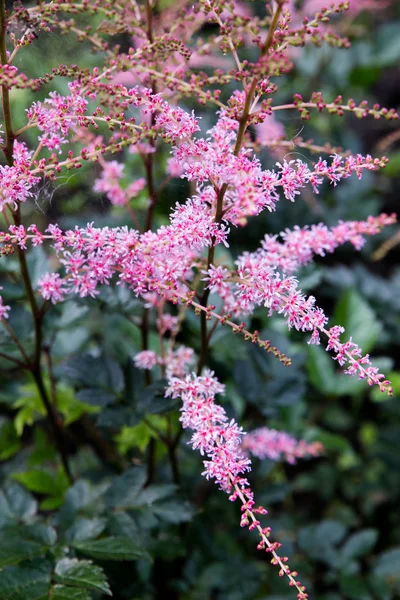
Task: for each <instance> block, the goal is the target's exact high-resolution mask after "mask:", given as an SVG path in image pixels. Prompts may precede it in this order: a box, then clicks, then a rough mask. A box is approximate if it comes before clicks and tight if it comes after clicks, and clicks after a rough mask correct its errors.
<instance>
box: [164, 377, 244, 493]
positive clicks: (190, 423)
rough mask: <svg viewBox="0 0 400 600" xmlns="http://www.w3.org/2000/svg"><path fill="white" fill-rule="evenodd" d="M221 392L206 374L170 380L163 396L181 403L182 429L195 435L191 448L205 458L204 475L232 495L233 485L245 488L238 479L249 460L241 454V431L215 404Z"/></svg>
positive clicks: (217, 382) (222, 388)
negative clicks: (238, 484)
mask: <svg viewBox="0 0 400 600" xmlns="http://www.w3.org/2000/svg"><path fill="white" fill-rule="evenodd" d="M224 390H225V386H224V385H222V384H221V383H219V381H218V380H217V379H216V378H215V377H214V374H213V373H212V372H211V371H206V373H205V374H204V375H203V376H199V377H198V376H196V375H194V374H192V375H187V376H186V377H185V378H184V379H181V378H178V377H172V378H170V380H169V385H168V388H167V390H166V393H165V395H166V397H172V398H181V399H182V408H181V412H182V415H181V418H180V421H181V423H182V427H183V428H184V429H187V428H189V429H192V430H193V431H194V433H193V435H192V438H191V440H190V444H191V445H192V448H193V449H195V450H199V451H200V453H201V455H202V456H206V457H207V460H205V461H203V464H204V468H205V470H204V472H203V475H204V476H205V477H206V478H207V479H215V482H216V483H217V484H218V485H219V487H220V489H222V490H223V491H225V492H229V493H231V492H232V486H233V485H234V484H235V483H240V484H241V485H244V486H247V485H248V483H247V480H242V479H241V478H240V475H242V474H243V473H245V472H247V471H249V470H250V460H249V459H248V458H247V457H246V456H245V455H244V453H243V451H242V447H241V446H242V436H243V430H242V428H241V427H239V426H238V424H237V423H236V422H235V421H234V420H231V421H229V419H228V417H227V415H226V412H225V410H224V409H223V408H222V406H219V405H218V404H215V402H214V397H215V395H216V394H222V393H223V392H224Z"/></svg>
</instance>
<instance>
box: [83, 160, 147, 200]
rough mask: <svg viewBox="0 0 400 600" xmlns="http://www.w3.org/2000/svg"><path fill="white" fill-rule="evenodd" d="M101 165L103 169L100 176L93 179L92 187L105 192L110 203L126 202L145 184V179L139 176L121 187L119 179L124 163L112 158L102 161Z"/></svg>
mask: <svg viewBox="0 0 400 600" xmlns="http://www.w3.org/2000/svg"><path fill="white" fill-rule="evenodd" d="M102 166H103V171H102V173H101V175H100V177H99V178H98V179H96V180H95V182H94V186H93V189H94V191H95V192H101V193H103V194H106V195H107V198H108V199H109V200H110V202H111V204H114V205H115V206H124V205H126V204H128V202H129V200H131V199H132V198H136V196H137V195H138V194H139V193H140V192H141V191H142V190H143V189H144V188H145V186H146V181H145V179H144V178H143V177H141V178H139V179H136V180H135V181H134V182H133V183H131V184H130V185H129V186H128V187H126V188H125V189H123V188H122V187H121V184H120V179H121V178H122V173H123V170H124V168H125V165H123V164H122V163H119V162H118V161H116V160H112V161H110V162H105V161H102Z"/></svg>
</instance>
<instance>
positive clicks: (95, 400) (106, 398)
mask: <svg viewBox="0 0 400 600" xmlns="http://www.w3.org/2000/svg"><path fill="white" fill-rule="evenodd" d="M76 397H77V398H78V400H80V402H84V403H85V404H89V405H90V406H100V407H104V406H108V405H109V404H113V402H115V401H116V396H115V394H112V393H111V392H107V391H106V390H103V389H101V388H87V389H84V390H81V391H80V392H78V393H77V394H76Z"/></svg>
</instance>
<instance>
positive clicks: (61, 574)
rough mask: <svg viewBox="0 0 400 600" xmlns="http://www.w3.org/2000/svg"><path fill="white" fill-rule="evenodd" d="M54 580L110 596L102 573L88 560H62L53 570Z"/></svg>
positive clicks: (101, 570) (99, 568)
mask: <svg viewBox="0 0 400 600" xmlns="http://www.w3.org/2000/svg"><path fill="white" fill-rule="evenodd" d="M55 580H56V581H57V582H58V583H62V584H64V585H71V586H76V587H78V588H84V589H90V590H96V591H100V592H103V593H104V594H107V596H112V593H111V590H110V587H109V585H108V582H107V579H106V576H105V574H104V571H103V569H102V568H101V567H99V566H98V565H94V564H93V563H92V562H91V561H89V560H78V559H76V558H63V559H61V560H59V561H58V562H57V564H56V568H55Z"/></svg>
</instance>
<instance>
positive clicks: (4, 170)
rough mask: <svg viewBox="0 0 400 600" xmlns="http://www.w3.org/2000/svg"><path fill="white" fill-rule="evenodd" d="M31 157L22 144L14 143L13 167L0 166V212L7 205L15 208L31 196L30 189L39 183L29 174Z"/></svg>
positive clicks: (35, 177)
mask: <svg viewBox="0 0 400 600" xmlns="http://www.w3.org/2000/svg"><path fill="white" fill-rule="evenodd" d="M31 155H32V152H30V151H29V150H28V148H27V146H26V144H25V143H24V142H18V141H16V142H15V143H14V150H13V159H14V163H13V165H12V166H9V165H0V211H3V210H4V208H5V207H6V206H7V205H10V206H11V207H12V208H17V206H18V204H19V203H20V202H26V200H28V198H31V197H32V196H33V191H32V188H33V187H34V186H35V185H36V184H37V183H39V181H40V177H37V176H35V175H33V174H32V173H31V172H30V167H31V160H30V159H31Z"/></svg>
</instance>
